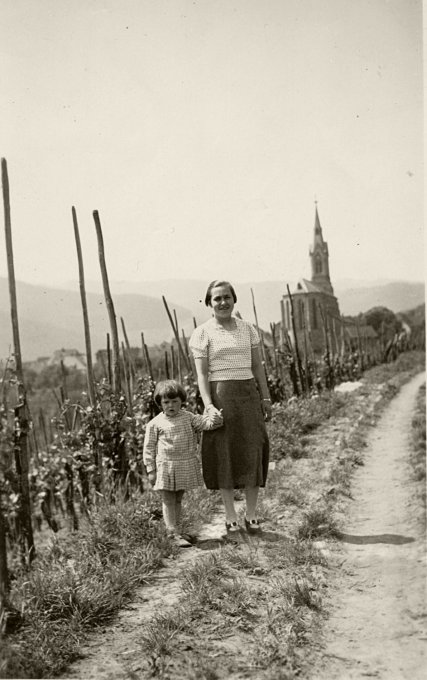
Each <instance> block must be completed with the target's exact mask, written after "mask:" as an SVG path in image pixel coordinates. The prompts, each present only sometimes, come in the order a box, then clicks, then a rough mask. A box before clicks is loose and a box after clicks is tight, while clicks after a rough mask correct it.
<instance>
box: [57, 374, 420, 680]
mask: <svg viewBox="0 0 427 680" xmlns="http://www.w3.org/2000/svg"><path fill="white" fill-rule="evenodd" d="M391 370H392V369H390V371H391ZM405 371H406V372H405ZM411 375H412V376H413V375H414V370H412V371H410V370H409V369H405V368H402V372H401V373H400V374H399V375H398V376H396V375H393V374H392V373H391V372H390V374H387V376H386V377H385V378H381V381H380V380H379V379H378V377H375V375H374V376H373V377H371V378H369V377H368V378H367V379H366V380H365V379H364V380H362V381H361V384H360V386H359V387H358V389H357V390H354V391H353V392H351V393H350V392H349V393H346V394H337V393H335V394H334V393H332V394H328V395H326V394H324V395H320V397H319V398H317V399H313V400H305V401H301V402H299V403H298V404H290V405H287V406H286V407H283V408H282V407H278V408H277V410H276V411H275V415H274V416H273V420H272V422H271V423H270V424H269V427H270V441H271V444H272V451H273V456H272V457H273V460H274V464H273V465H272V466H271V470H270V473H269V479H268V484H267V487H266V489H265V490H263V492H262V495H261V502H260V507H259V512H260V517H261V519H262V533H261V535H260V536H250V535H248V534H247V533H246V532H245V531H242V533H241V536H240V537H239V538H238V539H233V542H231V541H230V542H228V541H227V540H225V539H224V531H223V514H222V512H220V511H218V512H216V513H214V515H213V517H212V518H211V519H210V521H209V524H207V525H205V526H203V527H202V529H201V531H200V532H199V534H198V536H197V542H196V544H195V546H193V547H192V548H189V549H185V550H181V551H180V552H177V551H175V553H174V554H172V555H171V556H170V557H169V558H167V559H164V560H163V565H164V566H163V568H161V569H159V570H158V571H156V572H155V573H154V574H152V575H151V576H149V577H147V580H146V583H145V584H144V585H143V586H142V587H140V588H138V590H137V591H136V593H135V596H134V597H133V599H132V601H131V602H130V603H129V604H128V605H127V607H125V608H124V609H122V610H121V612H119V614H118V615H117V616H116V617H115V618H114V620H113V622H112V623H111V624H110V625H108V626H105V627H104V628H101V629H98V630H97V631H95V632H93V633H90V634H88V636H87V639H86V640H85V641H84V644H82V646H81V650H80V651H81V658H79V659H78V660H77V661H75V662H74V663H73V664H71V665H70V666H69V667H68V669H67V670H66V671H65V672H64V673H63V675H62V676H61V677H63V678H70V679H71V678H73V679H79V680H95V679H96V680H123V679H125V678H126V679H129V680H148V679H150V678H158V679H159V680H245V679H248V680H294V679H295V678H299V679H300V680H301V679H302V678H305V679H306V680H350V679H353V678H366V677H367V676H372V677H378V678H382V679H383V680H400V679H402V680H403V679H405V678H411V680H416V679H417V678H421V677H424V674H423V673H422V668H423V656H422V648H423V646H424V645H425V639H426V638H427V634H426V632H423V629H422V623H423V620H424V621H425V618H424V619H423V617H424V616H425V611H424V608H423V604H424V597H425V593H424V583H425V559H424V558H425V552H424V551H425V545H424V543H423V517H422V507H421V502H420V500H419V499H417V498H416V495H415V493H414V488H415V483H414V482H413V480H411V476H410V469H409V466H408V463H407V460H408V457H409V453H408V451H409V447H410V444H409V434H410V431H411V418H412V414H413V412H414V408H415V398H416V395H417V392H418V390H419V387H420V385H421V384H422V383H423V382H424V380H425V376H424V374H417V375H416V377H415V378H414V377H412V378H411V379H409V378H410V376H411ZM408 380H409V381H408ZM393 381H394V382H393ZM399 388H400V389H399ZM398 390H399V391H398ZM396 392H397V396H394V395H396ZM292 433H293V434H292ZM291 435H292V436H291ZM239 512H240V514H241V515H242V514H243V508H240V509H239ZM340 514H341V517H342V521H340V522H339V526H340V529H341V534H340V540H336V539H334V538H332V536H333V535H334V532H335V531H336V518H337V516H339V515H340Z"/></svg>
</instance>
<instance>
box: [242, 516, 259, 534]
mask: <svg viewBox="0 0 427 680" xmlns="http://www.w3.org/2000/svg"><path fill="white" fill-rule="evenodd" d="M245 526H246V530H247V532H248V533H250V534H251V533H258V531H261V527H260V524H259V519H246V517H245Z"/></svg>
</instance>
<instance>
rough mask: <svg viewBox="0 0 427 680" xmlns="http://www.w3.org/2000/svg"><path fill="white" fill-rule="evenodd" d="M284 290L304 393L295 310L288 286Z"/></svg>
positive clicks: (302, 386)
mask: <svg viewBox="0 0 427 680" xmlns="http://www.w3.org/2000/svg"><path fill="white" fill-rule="evenodd" d="M286 288H287V291H288V297H289V302H290V307H291V323H292V330H293V332H294V344H295V356H296V358H297V367H298V375H299V379H300V383H301V389H302V391H303V392H304V386H305V383H304V375H303V370H302V363H301V357H300V353H299V347H298V338H297V329H296V324H295V310H294V301H293V298H292V295H291V291H290V289H289V285H288V284H286Z"/></svg>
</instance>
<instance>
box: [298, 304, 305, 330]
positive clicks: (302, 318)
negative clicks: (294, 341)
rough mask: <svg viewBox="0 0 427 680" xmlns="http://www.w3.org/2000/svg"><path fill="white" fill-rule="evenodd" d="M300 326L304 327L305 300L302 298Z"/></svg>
mask: <svg viewBox="0 0 427 680" xmlns="http://www.w3.org/2000/svg"><path fill="white" fill-rule="evenodd" d="M299 327H300V328H303V327H304V302H303V301H302V300H300V301H299Z"/></svg>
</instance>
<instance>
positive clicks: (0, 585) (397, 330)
mask: <svg viewBox="0 0 427 680" xmlns="http://www.w3.org/2000/svg"><path fill="white" fill-rule="evenodd" d="M2 183H3V199H4V210H5V225H6V246H7V254H8V264H9V284H10V293H11V317H12V328H13V337H14V352H13V354H12V355H11V356H10V357H9V358H8V359H7V360H6V361H5V362H4V365H3V374H2V383H1V403H0V603H1V617H0V625H1V634H2V635H5V636H6V637H7V634H8V633H9V632H10V631H11V630H13V629H14V628H15V626H19V625H20V623H22V620H23V619H25V613H23V612H22V611H18V610H17V609H16V607H15V606H14V598H13V589H14V583H15V581H16V579H18V577H20V576H21V575H22V574H23V573H26V572H27V571H28V570H29V571H31V570H32V569H34V565H37V562H38V560H39V559H40V560H42V559H44V558H43V550H44V546H45V544H46V541H47V537H51V536H52V535H56V534H61V536H63V535H64V533H65V534H67V533H69V534H70V536H72V535H75V534H77V533H78V532H79V531H80V530H81V529H82V528H84V529H85V531H87V527H88V526H92V527H95V526H96V522H97V512H98V510H99V508H100V507H103V508H104V509H105V507H106V506H109V507H111V508H114V507H116V508H120V509H121V510H120V511H121V512H126V510H124V509H123V508H125V507H126V503H129V508H131V507H132V508H134V507H135V499H143V498H144V496H147V494H149V492H148V490H147V489H148V485H147V478H146V474H145V471H144V466H143V463H142V448H143V441H144V433H145V427H146V423H147V422H148V420H150V419H151V418H152V417H153V416H154V415H155V414H156V413H157V409H156V406H155V404H154V401H153V391H154V387H155V384H156V381H158V380H159V379H161V378H163V377H172V378H177V379H178V380H180V382H182V383H183V384H184V386H185V388H186V391H187V396H188V399H187V408H189V409H191V410H193V411H195V412H197V411H199V412H200V411H201V409H202V403H201V400H200V397H199V393H198V387H197V383H196V379H195V370H194V366H193V360H192V357H191V355H190V353H189V350H188V338H187V337H186V336H185V334H184V332H183V331H182V330H181V329H180V327H179V319H178V318H177V316H176V314H175V312H174V311H173V310H171V309H170V307H169V305H168V303H167V301H166V300H165V298H163V302H164V306H165V314H167V316H168V318H169V321H170V325H171V334H172V335H173V341H172V342H170V343H164V345H163V347H162V350H161V352H159V351H158V348H157V349H156V350H155V351H154V349H153V348H149V347H147V345H146V343H145V341H144V334H143V329H141V346H140V347H139V348H135V347H131V346H130V344H129V341H128V337H127V333H126V325H125V320H124V319H121V331H122V333H121V334H122V340H121V341H120V340H119V332H118V327H117V320H116V315H115V311H114V302H113V297H112V295H111V292H110V288H109V281H108V272H107V266H106V258H105V253H104V245H103V239H102V228H101V223H100V218H99V214H98V212H97V211H94V213H93V217H94V226H95V230H96V233H97V237H98V244H99V261H100V271H101V276H102V281H103V288H104V295H105V302H106V307H107V310H108V315H109V321H110V328H109V332H108V333H106V348H105V350H102V351H101V352H98V355H99V359H98V361H97V362H96V364H94V363H93V359H92V347H91V339H90V331H89V327H90V324H89V319H88V311H87V306H86V299H85V282H84V268H83V256H82V249H81V244H80V237H79V230H78V222H77V215H76V211H75V209H74V208H73V209H72V211H71V217H72V226H73V228H74V233H75V240H76V253H77V261H78V267H79V279H80V292H81V300H82V327H83V329H84V334H85V345H86V359H87V374H86V377H85V382H86V386H85V388H84V389H82V390H81V391H80V392H79V391H78V389H73V390H72V393H71V390H70V372H69V371H68V370H67V369H65V367H64V366H62V369H61V371H60V373H59V378H60V379H59V382H58V384H57V385H56V386H53V387H52V390H51V392H52V394H53V396H54V399H55V404H56V406H55V413H54V414H52V413H46V412H45V411H44V409H43V407H42V406H41V405H40V403H39V402H38V401H37V395H34V396H32V395H31V393H30V392H31V391H30V390H28V389H27V385H26V374H25V366H24V365H23V361H22V359H23V357H21V351H20V340H19V320H18V315H17V311H16V310H17V304H16V293H15V280H14V271H13V251H12V239H11V220H10V199H9V183H8V177H7V166H6V163H5V161H4V160H3V161H2ZM70 222H71V220H70ZM278 307H279V303H278ZM320 311H321V317H322V319H324V331H325V332H324V338H325V342H324V347H323V351H322V352H321V353H320V354H319V353H317V354H315V353H314V352H313V349H312V348H311V347H310V338H309V337H308V336H307V338H305V341H304V342H303V343H302V346H300V345H299V343H298V341H297V339H296V334H295V337H294V340H292V339H291V336H290V335H289V333H287V332H286V331H285V329H284V326H283V324H281V323H271V325H270V329H269V330H268V331H264V330H263V329H261V328H258V331H259V334H260V337H261V339H262V356H263V363H264V367H265V371H266V375H267V380H268V386H269V390H270V395H271V398H272V401H273V403H274V404H276V405H286V404H289V405H290V406H292V408H295V405H296V406H297V407H298V408H299V409H301V412H304V409H305V408H306V406H305V405H306V404H307V403H309V402H311V403H312V404H314V403H315V402H316V400H318V402H319V403H320V402H322V403H323V400H324V399H325V398H327V396H328V395H332V394H333V391H334V388H335V387H336V386H337V385H338V384H340V383H342V382H347V381H355V380H359V379H360V378H361V377H362V375H363V374H364V372H365V371H366V370H367V369H370V368H372V367H374V366H376V365H380V364H383V363H391V362H393V361H394V360H395V359H396V358H397V357H398V356H399V355H400V354H402V353H405V352H408V351H413V350H423V349H424V345H425V340H424V336H423V334H422V332H420V329H419V328H417V329H414V332H412V333H411V334H408V333H405V332H403V331H402V327H401V325H400V324H399V322H398V321H397V320H395V322H394V324H391V325H389V326H387V328H385V327H384V326H383V332H382V333H381V335H380V336H379V339H378V342H377V343H376V345H375V346H369V347H368V346H367V345H366V344H364V341H363V338H361V337H360V336H359V337H356V338H355V340H354V341H353V342H350V341H349V340H348V339H346V337H345V335H344V333H343V335H342V338H340V339H338V341H337V342H336V343H333V342H332V340H331V338H330V337H329V335H328V323H327V322H328V319H327V311H326V310H323V311H322V310H320ZM254 319H255V325H257V326H258V324H257V315H256V307H255V300H254ZM311 408H312V407H311ZM321 413H322V411H321V410H320V411H319V414H321ZM319 417H321V416H320V415H319ZM290 429H291V428H290ZM299 445H300V443H299V440H298V437H296V438H295V441H293V442H292V446H293V447H294V449H292V450H294V453H295V451H297V450H298V446H299ZM290 450H291V449H290ZM295 455H297V453H295ZM141 508H142V509H141V513H142V514H144V513H145V519H144V522H146V524H144V527H148V528H147V529H146V530H147V536H150V537H151V538H152V536H153V532H157V534H158V535H159V536H160V539H159V540H163V538H162V535H161V532H160V533H159V531H160V530H159V525H158V522H157V524H156V523H154V524H153V523H152V520H153V521H154V520H158V508H156V502H155V500H153V499H152V496H150V501H149V503H148V504H147V503H145V504H144V503H143V502H142V505H141ZM156 513H157V514H156ZM137 519H138V518H137ZM139 519H141V518H139ZM111 521H112V522H113V519H112V518H111ZM114 521H117V520H114ZM141 522H142V519H141ZM150 522H151V523H150ZM135 526H136V525H135ZM141 526H142V524H141ZM135 531H136V529H135ZM141 531H142V529H141ZM36 558H37V559H36ZM141 559H143V558H142V557H141ZM144 559H145V558H144ZM147 559H148V558H147ZM154 562H155V560H154ZM154 562H153V563H154ZM106 607H107V605H106Z"/></svg>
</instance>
